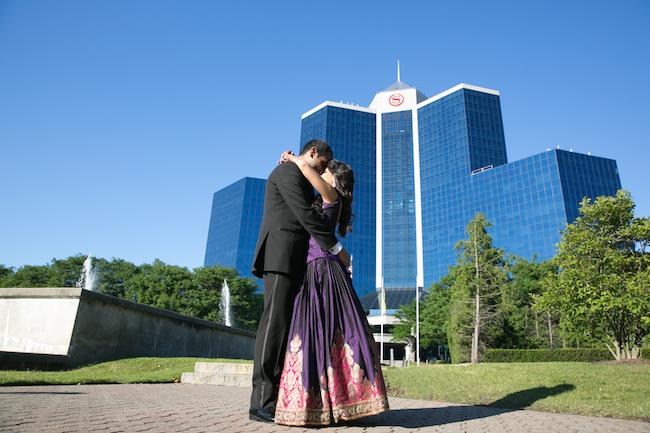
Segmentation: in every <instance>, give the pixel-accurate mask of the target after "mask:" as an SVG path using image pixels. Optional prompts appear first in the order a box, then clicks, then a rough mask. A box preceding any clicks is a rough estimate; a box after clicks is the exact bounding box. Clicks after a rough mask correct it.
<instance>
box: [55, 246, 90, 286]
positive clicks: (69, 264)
mask: <svg viewBox="0 0 650 433" xmlns="http://www.w3.org/2000/svg"><path fill="white" fill-rule="evenodd" d="M86 257H87V256H85V255H81V254H77V255H76V256H70V257H68V258H67V259H52V262H50V263H49V265H48V266H49V268H50V272H49V278H48V282H47V284H48V286H49V287H76V285H77V281H79V277H80V276H81V271H82V269H83V265H84V261H85V260H86Z"/></svg>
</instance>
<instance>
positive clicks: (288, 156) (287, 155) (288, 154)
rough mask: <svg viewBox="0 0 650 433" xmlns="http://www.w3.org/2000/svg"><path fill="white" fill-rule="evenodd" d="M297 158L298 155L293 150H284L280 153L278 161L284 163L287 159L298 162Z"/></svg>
mask: <svg viewBox="0 0 650 433" xmlns="http://www.w3.org/2000/svg"><path fill="white" fill-rule="evenodd" d="M296 159H298V157H296V155H294V154H293V152H292V151H290V150H285V151H284V152H282V155H280V160H279V161H278V164H282V163H283V162H287V161H290V162H296Z"/></svg>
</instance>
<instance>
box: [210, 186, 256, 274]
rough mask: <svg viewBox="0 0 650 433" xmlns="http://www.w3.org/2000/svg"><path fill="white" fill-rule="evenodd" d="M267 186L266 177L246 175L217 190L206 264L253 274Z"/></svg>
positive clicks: (213, 204)
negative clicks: (254, 255) (256, 177)
mask: <svg viewBox="0 0 650 433" xmlns="http://www.w3.org/2000/svg"><path fill="white" fill-rule="evenodd" d="M265 186H266V181H265V180H264V179H255V178H252V177H245V178H243V179H240V180H238V181H237V182H235V183H233V184H231V185H229V186H227V187H225V188H223V189H221V190H219V191H217V192H215V193H214V195H213V197H212V213H211V216H210V227H209V229H208V241H207V244H206V247H205V259H204V261H203V266H214V265H221V266H227V267H230V268H236V269H237V270H238V271H239V274H240V275H242V276H244V277H253V274H252V273H251V262H252V259H253V254H254V253H255V244H256V242H257V235H258V233H259V230H260V226H261V225H262V212H263V203H264V187H265Z"/></svg>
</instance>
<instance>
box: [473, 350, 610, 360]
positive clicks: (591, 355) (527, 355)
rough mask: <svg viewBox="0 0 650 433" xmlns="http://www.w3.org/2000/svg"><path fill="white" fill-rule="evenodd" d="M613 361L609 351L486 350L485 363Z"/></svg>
mask: <svg viewBox="0 0 650 433" xmlns="http://www.w3.org/2000/svg"><path fill="white" fill-rule="evenodd" d="M611 359H613V357H612V354H611V352H610V351H609V350H608V349H485V358H484V361H485V362H593V361H609V360H611Z"/></svg>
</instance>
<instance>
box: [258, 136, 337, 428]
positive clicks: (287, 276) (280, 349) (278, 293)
mask: <svg viewBox="0 0 650 433" xmlns="http://www.w3.org/2000/svg"><path fill="white" fill-rule="evenodd" d="M299 158H301V159H303V160H305V161H306V162H307V163H308V164H309V165H310V166H311V167H312V168H314V169H315V170H316V171H318V172H319V173H323V172H324V171H325V169H326V168H327V164H328V163H329V161H330V160H331V159H332V151H331V149H330V147H329V146H328V144H327V143H325V142H324V141H321V140H311V141H309V142H308V143H307V144H305V145H304V146H303V148H302V150H301V152H300V156H299ZM313 202H314V190H313V188H312V186H311V184H310V183H309V182H308V181H307V179H305V177H304V176H303V175H302V172H301V171H300V169H299V168H298V166H297V165H296V164H292V163H284V164H280V165H278V166H277V167H276V168H275V169H274V170H273V172H271V174H270V175H269V178H268V180H267V182H266V190H265V193H264V216H263V218H262V227H261V229H260V234H259V237H258V239H257V246H256V247H255V258H254V261H253V274H254V275H255V276H257V277H260V278H262V279H263V280H264V312H263V313H262V317H261V318H260V323H259V325H258V328H257V336H256V338H255V361H254V365H253V392H252V394H251V401H250V411H249V414H250V415H249V417H250V419H252V420H257V421H263V422H273V416H274V414H275V402H276V399H277V396H278V386H279V382H280V376H281V374H282V367H283V363H284V352H285V350H286V340H287V333H288V332H289V325H290V322H291V315H292V312H293V300H294V298H295V295H296V293H297V291H298V288H299V287H300V284H301V283H302V279H303V276H304V272H305V268H306V260H307V248H308V243H309V236H313V237H314V239H315V240H316V241H317V242H318V244H319V245H320V247H321V248H322V249H323V250H329V251H330V252H331V253H332V254H339V255H340V257H341V259H342V261H343V262H344V263H349V257H348V255H347V252H346V251H345V250H344V249H343V247H342V245H341V244H340V242H338V240H337V239H336V236H334V235H333V234H332V233H331V231H330V230H329V228H328V224H327V222H326V221H325V219H324V218H323V217H322V216H321V215H320V214H319V213H318V212H316V211H315V210H314V208H312V203H313Z"/></svg>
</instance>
